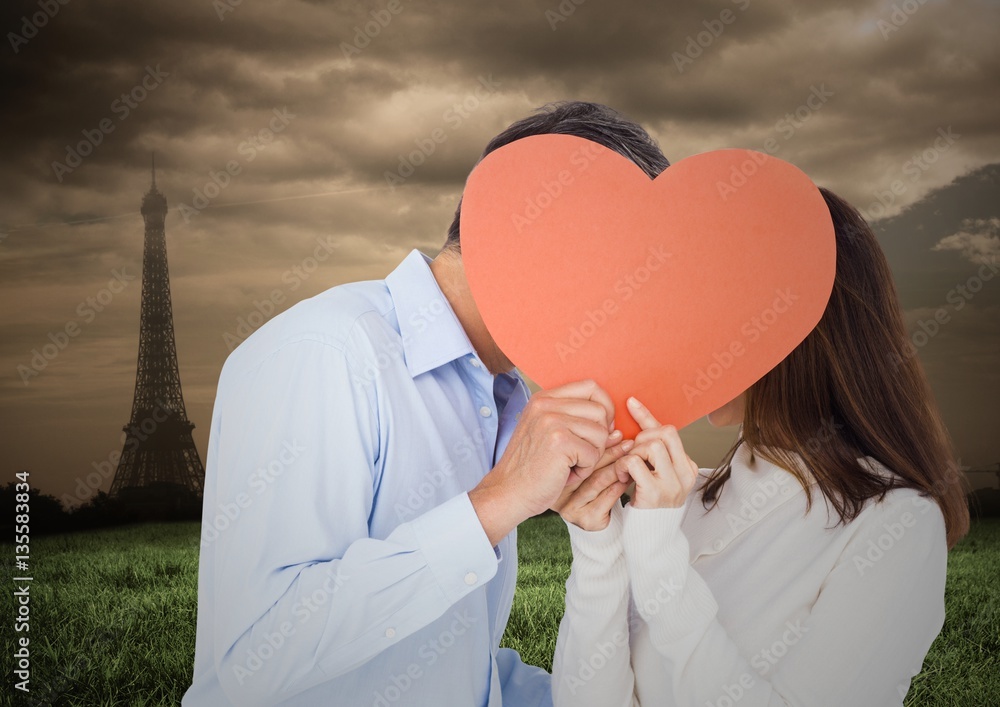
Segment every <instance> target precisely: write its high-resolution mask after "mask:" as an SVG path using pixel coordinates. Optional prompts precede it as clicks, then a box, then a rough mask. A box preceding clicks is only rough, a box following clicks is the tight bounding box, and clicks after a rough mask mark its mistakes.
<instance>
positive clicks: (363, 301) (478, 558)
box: [182, 250, 551, 707]
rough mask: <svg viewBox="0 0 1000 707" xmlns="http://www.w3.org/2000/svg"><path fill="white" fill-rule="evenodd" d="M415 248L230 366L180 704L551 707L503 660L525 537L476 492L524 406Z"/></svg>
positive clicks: (261, 334)
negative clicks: (493, 518) (189, 670)
mask: <svg viewBox="0 0 1000 707" xmlns="http://www.w3.org/2000/svg"><path fill="white" fill-rule="evenodd" d="M427 263H428V258H427V257H426V256H424V255H422V254H421V253H419V252H418V251H416V250H414V251H413V252H411V253H410V255H409V256H408V257H407V258H406V259H405V260H404V261H403V262H402V263H401V264H400V265H399V266H398V267H397V268H396V270H394V271H393V272H392V273H391V274H390V275H389V276H388V277H387V278H386V279H385V280H384V281H370V282H358V283H352V284H348V285H341V286H339V287H334V288H332V289H330V290H327V291H326V292H324V293H322V294H320V295H318V296H316V297H313V298H311V299H309V300H306V301H304V302H301V303H299V304H297V305H295V306H294V307H292V308H290V309H289V310H288V311H286V312H284V313H283V314H281V315H279V316H277V317H275V318H274V319H272V320H271V321H269V322H268V323H266V324H265V325H264V326H262V327H261V328H260V329H259V330H258V331H257V332H256V333H254V334H253V335H252V336H250V337H249V338H248V339H247V340H246V341H245V342H244V343H243V344H242V345H241V346H240V347H239V348H237V349H236V351H234V352H233V353H232V355H230V357H229V358H228V360H227V361H226V364H225V366H224V367H223V370H222V374H221V376H220V379H219V388H218V394H217V397H216V402H215V410H214V413H213V416H212V428H211V433H210V439H209V447H208V456H207V465H206V479H205V497H204V512H203V517H202V538H201V556H200V565H199V576H198V620H197V641H196V650H195V665H194V680H193V683H192V685H191V687H190V688H189V689H188V690H187V693H186V694H185V695H184V699H183V703H182V704H183V705H184V706H185V707H220V706H222V705H238V706H239V707H250V706H253V705H345V706H346V705H364V706H365V707H369V706H374V707H389V706H392V705H428V706H434V707H452V706H454V707H482V706H488V707H500V705H513V706H515V707H522V706H532V705H550V704H551V696H550V683H549V675H548V673H546V672H545V671H543V670H541V669H540V668H536V667H533V666H527V665H525V664H523V663H522V662H521V661H520V658H519V656H518V655H517V653H515V652H514V651H511V650H508V649H500V648H499V643H500V639H501V637H502V636H503V633H504V629H505V627H506V624H507V619H508V616H509V614H510V608H511V603H512V600H513V596H514V587H515V583H516V578H517V546H516V532H515V533H511V534H510V535H509V536H508V537H506V538H504V539H503V540H502V541H501V542H500V544H499V545H498V546H497V547H496V548H494V547H491V546H490V543H489V540H488V539H487V537H486V534H485V532H484V531H483V528H482V526H481V524H480V523H479V520H478V517H477V516H476V513H475V510H474V509H473V507H472V504H471V503H470V502H469V497H468V494H467V491H469V490H470V489H472V488H473V487H474V486H475V485H476V484H477V483H478V482H479V480H480V479H482V477H483V476H484V475H485V474H486V473H487V472H488V471H489V470H490V469H491V468H492V467H493V466H494V464H495V463H496V461H498V460H499V458H500V456H501V454H502V453H503V450H504V448H505V447H506V445H507V442H508V441H509V439H510V436H511V433H512V431H513V429H514V426H515V425H516V422H517V418H518V417H519V415H520V412H521V410H522V409H523V407H524V405H525V403H526V402H527V398H528V391H527V388H526V387H525V384H524V381H523V380H522V379H521V378H520V377H519V376H517V375H516V374H510V375H508V374H501V375H498V376H493V375H491V374H490V373H489V371H487V370H486V368H485V367H484V366H483V363H482V362H481V361H480V360H479V358H478V357H477V356H476V353H475V350H474V349H473V347H472V344H471V343H470V341H469V339H468V336H467V335H466V333H465V331H464V330H463V328H462V326H461V325H460V323H459V321H458V319H457V317H456V316H455V313H454V311H453V310H452V309H451V307H450V305H449V304H448V301H447V299H446V298H445V297H444V295H443V294H442V292H441V290H440V288H439V287H438V285H437V282H436V281H435V279H434V277H433V275H432V274H431V271H430V268H429V267H428V265H427Z"/></svg>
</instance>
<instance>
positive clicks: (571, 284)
mask: <svg viewBox="0 0 1000 707" xmlns="http://www.w3.org/2000/svg"><path fill="white" fill-rule="evenodd" d="M461 228H462V258H463V261H464V264H465V270H466V274H467V276H468V280H469V287H470V288H471V291H472V295H473V298H474V299H475V301H476V304H477V306H478V307H479V311H480V313H481V314H482V317H483V320H484V322H485V323H486V326H487V328H488V329H489V331H490V333H491V334H492V336H493V338H494V340H495V341H496V343H497V345H498V346H499V347H500V349H501V350H502V351H503V352H504V353H505V354H506V355H507V356H508V357H509V358H510V359H511V360H512V361H513V362H514V363H515V364H516V365H517V366H518V368H520V369H521V370H522V371H523V372H524V373H525V374H526V375H527V376H529V377H530V378H532V379H533V380H535V381H536V382H537V383H538V384H539V385H541V386H542V387H543V388H550V387H554V386H558V385H562V384H564V383H568V382H570V381H574V380H579V379H583V378H593V379H594V380H596V381H597V382H598V383H599V384H600V385H601V386H602V387H604V388H605V389H606V390H607V391H608V392H609V393H610V394H611V396H612V399H613V400H614V403H615V409H616V426H617V427H618V428H619V429H621V430H622V431H623V432H624V433H625V435H626V437H631V436H633V435H634V434H635V433H636V432H637V431H638V428H637V426H636V424H635V422H634V421H633V420H632V418H631V416H629V415H628V414H627V412H626V410H625V406H624V405H625V400H626V399H627V398H628V396H630V395H635V396H636V397H638V398H639V399H640V400H642V401H643V402H644V403H646V405H647V406H648V407H649V408H650V410H651V411H652V412H653V414H654V415H656V417H657V418H658V419H659V420H660V421H661V422H663V423H664V424H666V423H669V424H673V425H676V426H677V427H683V426H685V425H687V424H688V423H690V422H691V421H693V420H695V419H697V418H699V417H701V416H703V415H705V414H707V413H709V412H711V411H712V410H715V409H717V408H719V407H721V406H722V405H724V404H725V403H726V402H728V401H729V400H731V399H733V398H734V397H736V396H737V395H738V394H739V393H741V392H742V391H744V390H746V389H747V388H748V387H749V386H750V385H752V384H753V383H754V382H756V381H757V380H759V379H760V378H761V377H762V376H763V375H764V374H765V373H767V372H768V371H769V370H771V369H772V368H773V367H774V366H776V365H777V364H778V363H780V362H781V360H782V359H783V358H784V357H785V356H787V355H788V354H789V353H790V352H791V351H792V350H793V349H794V348H795V347H796V346H798V344H799V343H801V341H802V340H803V339H804V338H805V337H806V335H807V334H808V333H809V332H810V331H811V330H812V329H813V328H814V327H815V325H816V323H817V322H818V321H819V319H820V317H821V316H822V314H823V311H824V309H825V308H826V304H827V301H828V299H829V296H830V291H831V289H832V287H833V278H834V273H835V266H836V246H835V239H834V232H833V223H832V219H831V217H830V212H829V209H828V208H827V206H826V203H825V201H824V200H823V196H822V194H820V192H819V190H818V189H817V188H816V186H815V185H814V184H813V183H812V181H811V180H810V179H809V178H808V177H807V176H806V175H805V174H804V173H803V172H802V171H801V170H799V169H798V168H796V167H794V166H793V165H791V164H789V163H788V162H785V161H783V160H779V159H777V158H775V157H772V156H769V155H765V154H762V153H759V152H752V151H750V150H739V149H727V150H716V151H713V152H706V153H703V154H700V155H695V156H692V157H688V158H686V159H683V160H681V161H680V162H678V163H676V164H674V165H672V166H671V167H668V168H667V169H666V170H665V171H664V172H663V173H662V174H660V175H659V176H658V177H657V178H656V179H655V180H651V179H649V177H647V176H646V175H645V173H643V172H642V170H640V169H639V168H638V167H637V166H636V165H635V164H634V163H632V162H631V161H630V160H628V159H627V158H625V157H623V156H621V155H619V154H618V153H616V152H614V151H612V150H609V149H607V148H605V147H603V146H601V145H599V144H597V143H594V142H591V141H589V140H584V139H582V138H578V137H575V136H568V135H537V136H532V137H527V138H523V139H520V140H516V141H515V142H512V143H510V144H508V145H505V146H504V147H501V148H500V149H498V150H495V151H494V152H492V153H490V154H489V155H487V156H486V157H485V158H484V159H483V160H482V161H481V162H480V163H479V164H478V165H477V166H476V168H475V169H474V170H473V171H472V173H471V174H470V175H469V179H468V181H467V183H466V186H465V191H464V193H463V196H462V216H461Z"/></svg>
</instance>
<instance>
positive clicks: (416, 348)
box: [385, 250, 475, 378]
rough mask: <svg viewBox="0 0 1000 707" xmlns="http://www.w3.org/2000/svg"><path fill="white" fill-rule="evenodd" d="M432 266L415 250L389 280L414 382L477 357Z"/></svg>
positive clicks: (404, 351) (427, 259) (428, 259)
mask: <svg viewBox="0 0 1000 707" xmlns="http://www.w3.org/2000/svg"><path fill="white" fill-rule="evenodd" d="M430 262H431V259H430V258H428V257H427V256H426V255H424V254H423V253H421V252H420V251H419V250H413V251H411V252H410V254H409V255H407V256H406V258H405V259H404V260H403V262H401V263H400V264H399V265H398V266H397V267H396V269H395V270H393V271H392V272H391V273H389V275H388V276H387V277H386V278H385V284H386V286H387V287H388V288H389V295H390V296H391V297H392V302H393V305H394V306H395V308H396V319H397V321H398V324H399V334H400V336H401V337H402V342H403V357H404V360H405V362H406V368H407V370H408V371H409V372H410V375H411V376H413V377H414V378H416V377H417V376H419V375H420V374H421V373H426V372H427V371H430V370H432V369H434V368H437V367H439V366H443V365H444V364H446V363H449V362H451V361H454V360H455V359H457V358H461V357H462V356H466V355H468V354H472V355H475V349H473V347H472V342H471V341H470V340H469V336H468V334H466V333H465V329H463V328H462V324H461V323H460V322H459V321H458V317H457V316H455V311H454V310H453V309H452V308H451V304H449V302H448V298H447V297H445V296H444V293H443V292H442V291H441V288H440V287H439V286H438V283H437V280H436V279H435V278H434V274H433V273H432V272H431V269H430V266H429V264H430Z"/></svg>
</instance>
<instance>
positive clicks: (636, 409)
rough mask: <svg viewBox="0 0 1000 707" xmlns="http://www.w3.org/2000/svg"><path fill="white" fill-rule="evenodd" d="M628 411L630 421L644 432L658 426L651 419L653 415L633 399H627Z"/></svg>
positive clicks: (654, 420) (657, 423)
mask: <svg viewBox="0 0 1000 707" xmlns="http://www.w3.org/2000/svg"><path fill="white" fill-rule="evenodd" d="M628 411H629V414H630V415H632V419H633V420H635V421H636V422H637V423H639V427H641V428H642V429H644V430H652V429H656V428H657V427H659V426H660V423H659V422H657V420H656V418H655V417H653V413H651V412H650V411H649V409H648V408H647V407H646V406H645V405H643V404H642V403H640V402H639V401H638V399H636V398H634V397H633V398H629V399H628Z"/></svg>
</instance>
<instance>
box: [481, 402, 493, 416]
mask: <svg viewBox="0 0 1000 707" xmlns="http://www.w3.org/2000/svg"><path fill="white" fill-rule="evenodd" d="M479 414H480V415H482V416H483V417H489V416H490V415H492V414H493V410H491V409H490V407H489V406H488V405H483V406H482V407H481V408H479Z"/></svg>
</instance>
